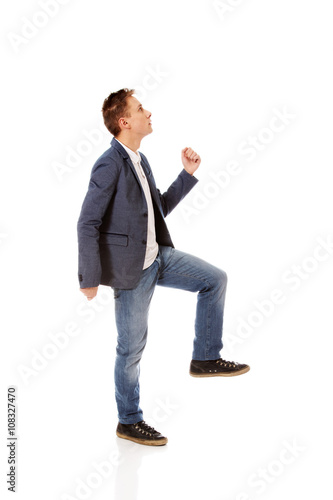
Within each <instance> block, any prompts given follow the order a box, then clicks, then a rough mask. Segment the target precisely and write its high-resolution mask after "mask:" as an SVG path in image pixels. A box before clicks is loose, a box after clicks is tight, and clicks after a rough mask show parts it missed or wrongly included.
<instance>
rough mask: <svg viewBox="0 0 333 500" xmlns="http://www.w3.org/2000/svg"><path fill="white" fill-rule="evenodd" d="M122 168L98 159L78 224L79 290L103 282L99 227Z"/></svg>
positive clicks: (111, 161) (106, 160)
mask: <svg viewBox="0 0 333 500" xmlns="http://www.w3.org/2000/svg"><path fill="white" fill-rule="evenodd" d="M119 172H120V168H119V166H117V164H116V162H115V161H113V160H111V159H110V158H103V159H101V160H97V162H96V164H95V165H94V167H93V169H92V172H91V177H90V181H89V186H88V191H87V194H86V196H85V198H84V201H83V204H82V208H81V213H80V216H79V220H78V223H77V234H78V248H79V270H78V275H79V283H80V288H88V287H94V286H98V285H99V284H100V279H101V271H102V270H101V262H100V255H99V227H100V225H101V224H102V218H103V216H104V214H105V212H106V209H107V207H108V205H109V203H110V201H111V198H112V196H113V194H114V192H115V189H116V185H117V181H118V177H119Z"/></svg>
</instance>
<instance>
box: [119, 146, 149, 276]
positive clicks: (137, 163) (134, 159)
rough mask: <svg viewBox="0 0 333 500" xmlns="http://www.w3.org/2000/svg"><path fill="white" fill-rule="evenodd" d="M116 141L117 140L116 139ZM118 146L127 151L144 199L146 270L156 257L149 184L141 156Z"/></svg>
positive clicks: (144, 266)
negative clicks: (146, 213) (145, 210)
mask: <svg viewBox="0 0 333 500" xmlns="http://www.w3.org/2000/svg"><path fill="white" fill-rule="evenodd" d="M116 140H117V141H118V139H116ZM118 142H119V144H121V145H122V147H123V148H124V149H125V150H126V151H127V153H128V154H129V157H130V158H131V160H132V163H133V165H134V167H135V170H136V173H137V174H138V177H139V180H140V182H141V186H142V189H143V192H144V194H145V197H146V202H147V207H148V220H147V245H146V255H145V261H144V264H143V269H147V267H149V266H150V265H151V264H152V263H153V262H154V260H155V259H156V257H157V254H158V243H157V242H156V232H155V216H154V207H153V202H152V199H151V193H150V188H149V184H148V181H147V178H146V174H145V173H144V170H143V168H142V166H141V163H140V161H141V156H140V153H136V152H135V151H132V150H131V149H130V148H128V147H127V146H125V144H123V143H122V142H120V141H118Z"/></svg>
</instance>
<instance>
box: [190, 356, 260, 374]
mask: <svg viewBox="0 0 333 500" xmlns="http://www.w3.org/2000/svg"><path fill="white" fill-rule="evenodd" d="M249 369H250V367H249V366H248V365H241V364H239V363H235V361H226V360H225V359H222V358H219V359H213V360H209V361H197V360H195V359H192V361H191V365H190V375H192V377H234V376H235V375H242V373H246V372H248V371H249Z"/></svg>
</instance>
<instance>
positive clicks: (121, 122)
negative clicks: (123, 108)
mask: <svg viewBox="0 0 333 500" xmlns="http://www.w3.org/2000/svg"><path fill="white" fill-rule="evenodd" d="M118 124H119V127H120V128H121V129H123V128H128V122H127V121H126V118H119V120H118Z"/></svg>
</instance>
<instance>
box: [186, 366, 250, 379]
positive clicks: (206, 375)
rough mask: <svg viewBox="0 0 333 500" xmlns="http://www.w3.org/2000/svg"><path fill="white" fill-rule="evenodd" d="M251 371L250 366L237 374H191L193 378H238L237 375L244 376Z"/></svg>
mask: <svg viewBox="0 0 333 500" xmlns="http://www.w3.org/2000/svg"><path fill="white" fill-rule="evenodd" d="M249 370H250V367H249V366H248V367H247V368H243V369H242V370H239V371H237V372H230V373H193V372H190V375H191V377H201V378H204V377H236V376H237V375H243V373H246V372H248V371H249Z"/></svg>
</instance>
